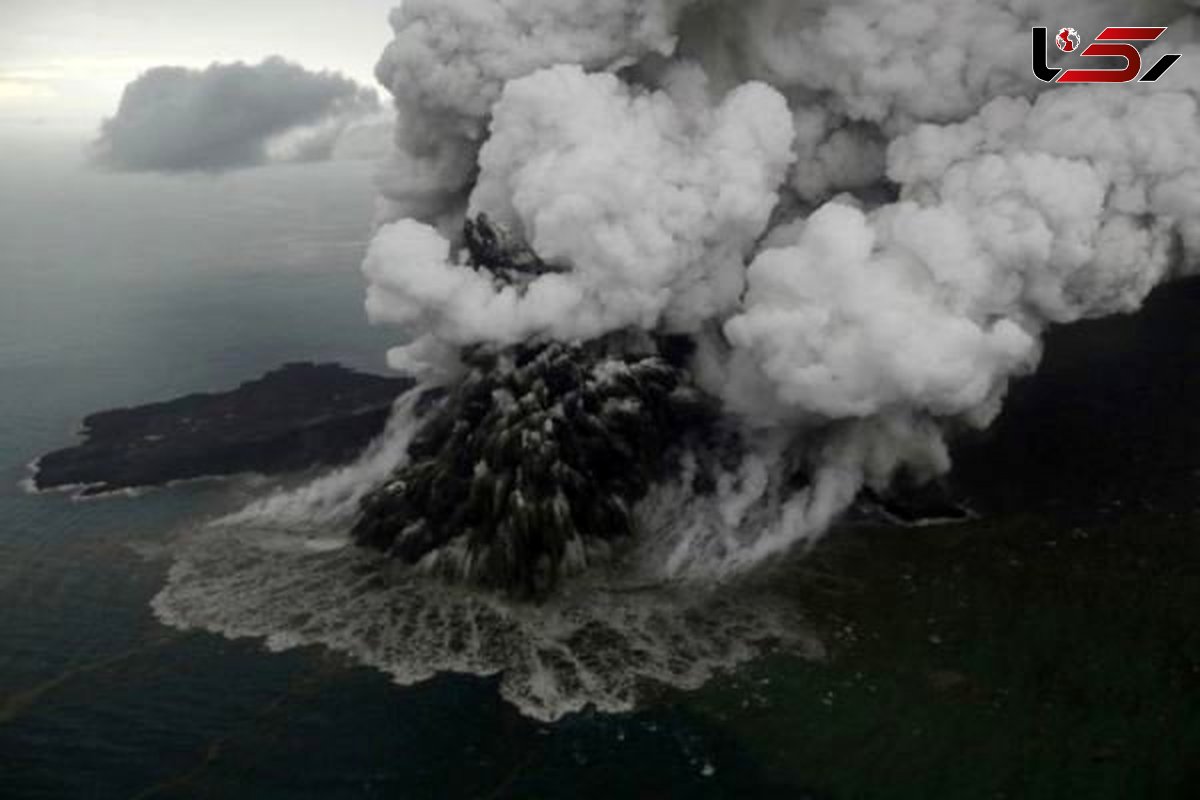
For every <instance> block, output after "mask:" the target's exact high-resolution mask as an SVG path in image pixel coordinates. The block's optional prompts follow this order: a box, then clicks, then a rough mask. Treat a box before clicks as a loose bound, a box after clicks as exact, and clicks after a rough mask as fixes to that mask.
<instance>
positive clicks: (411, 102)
mask: <svg viewBox="0 0 1200 800" xmlns="http://www.w3.org/2000/svg"><path fill="white" fill-rule="evenodd" d="M1068 23H1069V24H1071V25H1072V26H1075V27H1077V28H1079V29H1080V30H1081V31H1083V32H1085V36H1086V35H1087V34H1089V33H1090V34H1092V35H1094V34H1095V33H1098V32H1099V30H1100V29H1101V28H1102V27H1104V26H1106V25H1119V24H1139V25H1146V24H1170V25H1171V29H1170V31H1169V32H1168V38H1169V39H1170V41H1169V43H1167V44H1159V45H1157V46H1156V47H1155V48H1154V49H1153V51H1148V52H1147V53H1146V58H1147V60H1148V62H1152V61H1153V60H1154V58H1155V55H1156V53H1160V52H1168V51H1169V52H1182V53H1184V56H1183V58H1182V60H1181V61H1180V62H1179V64H1177V65H1176V67H1175V68H1174V69H1173V70H1172V72H1170V73H1168V75H1167V76H1166V78H1164V79H1163V80H1162V81H1160V82H1159V83H1156V84H1132V85H1128V86H1109V85H1104V86H1070V87H1058V88H1048V87H1047V86H1046V85H1045V84H1042V83H1041V82H1039V81H1037V80H1035V79H1034V78H1033V77H1032V76H1031V75H1030V73H1029V61H1028V59H1029V29H1030V27H1031V26H1032V25H1035V24H1045V25H1058V24H1068ZM392 25H393V28H394V30H395V33H396V36H395V41H394V42H393V43H392V44H391V45H390V46H389V47H388V49H387V51H386V52H385V54H384V56H383V59H382V60H381V62H380V64H379V68H378V75H379V78H380V80H381V82H382V83H384V85H385V86H386V87H387V88H389V90H390V91H391V92H392V94H393V95H394V96H395V98H396V103H397V108H398V112H399V113H398V133H397V140H396V144H397V151H396V155H395V158H394V162H393V164H392V167H391V170H390V172H389V173H388V175H387V176H386V177H385V179H384V180H383V181H382V190H383V193H384V195H385V198H386V199H387V201H388V202H387V204H386V206H385V208H384V211H383V218H382V221H383V224H382V226H381V228H380V230H379V232H378V235H377V237H376V239H375V242H374V243H373V245H372V247H371V250H370V254H369V255H368V257H367V259H366V264H365V271H366V273H367V275H368V277H369V278H370V280H371V289H370V293H369V299H368V310H369V312H370V315H371V317H372V319H373V320H375V321H377V322H386V323H395V324H400V325H401V326H403V328H404V329H405V331H406V332H407V333H408V338H407V344H405V345H404V346H402V347H400V348H398V349H397V350H396V351H394V352H393V354H392V363H393V365H394V366H396V367H398V368H402V369H412V368H414V366H416V365H421V366H422V367H423V368H431V367H436V368H439V369H441V370H442V371H447V370H450V371H452V370H453V369H454V358H455V356H454V354H455V353H456V352H457V348H458V347H460V346H463V345H470V344H474V343H481V342H489V343H497V344H512V343H516V342H521V341H526V340H529V339H537V338H550V339H561V340H567V341H571V340H577V339H588V338H593V337H597V336H600V335H603V334H607V333H610V332H612V331H617V330H621V329H628V328H635V329H643V330H647V331H652V332H659V333H662V332H666V333H683V334H687V335H689V336H691V337H692V338H693V339H694V340H695V341H696V342H697V344H698V352H697V354H696V355H695V357H694V359H693V362H692V365H691V369H692V371H693V373H694V375H695V377H696V380H697V382H698V383H699V385H701V386H702V387H705V388H707V389H708V390H709V391H710V392H711V393H713V394H714V395H716V396H719V397H720V398H721V399H722V400H723V402H724V405H725V409H726V411H727V412H728V415H729V416H730V418H731V419H733V420H737V421H738V422H737V424H738V425H740V426H741V427H742V429H743V430H744V432H745V434H746V437H745V438H746V441H748V442H751V443H757V444H754V445H753V447H751V448H750V450H749V451H748V452H747V453H746V454H745V455H744V458H743V461H742V465H741V466H740V467H738V468H736V469H733V470H731V471H727V472H726V473H725V474H724V475H722V476H720V477H719V479H718V481H717V484H718V490H717V492H716V493H715V494H714V495H712V496H711V497H707V498H698V497H694V496H691V495H689V494H688V490H687V489H686V484H687V481H686V480H681V482H680V483H679V485H678V486H677V487H675V488H674V489H671V488H670V487H667V488H664V490H663V493H662V494H660V495H659V496H658V497H657V498H656V502H658V503H659V505H660V507H668V506H670V505H671V501H670V498H671V497H672V492H674V494H675V496H677V497H679V498H681V499H679V502H678V503H676V505H675V508H676V511H678V512H679V513H676V514H674V515H673V516H674V518H675V520H676V522H675V523H674V524H673V525H672V526H670V528H671V531H672V535H671V536H667V537H665V538H666V540H667V544H666V545H660V546H663V547H666V548H667V550H668V552H665V553H664V554H662V558H663V560H664V563H665V564H666V569H667V571H669V572H671V573H673V574H684V573H694V572H703V571H704V570H705V569H718V570H725V569H737V568H741V567H742V566H746V565H751V564H753V563H756V562H758V561H759V560H761V559H763V558H766V557H769V556H771V555H773V554H776V553H779V552H783V551H785V550H787V549H789V548H790V547H792V546H793V545H794V544H795V543H797V542H801V541H812V540H814V539H815V538H816V537H818V536H820V535H821V533H822V532H823V531H824V530H825V529H827V528H828V526H829V525H830V524H831V522H832V521H833V520H834V519H836V517H837V515H838V514H839V513H840V512H841V511H842V510H844V509H845V508H846V506H847V505H848V504H849V503H851V502H852V501H853V499H854V497H855V496H856V495H857V493H858V492H859V491H860V490H861V489H862V488H863V487H866V486H869V487H873V488H883V487H886V486H887V484H888V483H889V482H890V481H891V480H892V479H893V478H894V476H895V475H896V474H897V473H898V472H904V473H905V474H906V475H909V476H911V477H915V478H917V479H921V478H928V477H931V476H935V475H937V474H940V473H943V472H945V471H947V470H948V469H949V468H950V459H949V455H948V449H947V444H946V441H945V436H946V433H945V432H946V431H947V430H950V429H953V428H956V427H963V426H969V427H985V426H987V425H988V424H990V422H991V421H992V420H993V419H994V418H995V416H996V415H997V414H998V413H999V410H1000V408H1001V405H1002V401H1003V398H1004V395H1005V392H1006V390H1007V387H1008V384H1009V382H1010V381H1011V380H1012V379H1013V378H1014V377H1016V376H1020V375H1022V374H1026V373H1028V372H1030V371H1032V370H1034V369H1035V368H1036V366H1037V363H1038V360H1039V358H1040V347H1041V346H1040V339H1041V335H1042V334H1043V333H1044V331H1045V329H1046V328H1047V327H1048V326H1049V325H1052V324H1058V323H1067V322H1072V321H1075V320H1078V319H1082V318H1086V317H1094V316H1099V315H1104V314H1112V313H1120V312H1128V311H1131V310H1133V309H1136V308H1137V307H1138V306H1139V305H1140V304H1141V302H1142V301H1143V299H1144V298H1145V296H1146V295H1147V294H1148V292H1149V291H1150V290H1151V289H1152V288H1153V287H1154V286H1155V285H1157V284H1158V283H1160V282H1161V281H1163V280H1164V279H1166V278H1168V277H1169V276H1170V275H1171V274H1173V273H1174V272H1180V271H1184V270H1188V269H1193V268H1194V267H1195V264H1196V263H1197V255H1198V254H1200V114H1198V111H1197V98H1198V95H1200V71H1198V70H1200V49H1198V48H1197V47H1196V46H1195V45H1194V44H1193V42H1195V41H1196V40H1197V38H1198V37H1197V35H1196V31H1197V29H1196V22H1195V17H1194V15H1193V14H1192V12H1191V10H1190V9H1189V5H1188V4H1186V3H1173V2H1166V1H1164V2H1155V3H1146V4H1143V5H1140V6H1139V7H1137V8H1130V7H1129V6H1128V4H1122V3H1117V2H1099V3H1096V2H1089V3H1083V2H1075V1H1074V0H1062V1H1061V2H1054V3H1051V4H1049V7H1047V4H1045V3H1033V2H1030V1H1029V0H970V1H969V2H962V0H922V1H921V2H915V3H914V2H910V1H908V0H905V1H904V2H901V0H856V1H855V2H849V3H831V2H827V1H823V0H812V1H810V2H800V3H795V2H784V1H783V0H751V2H738V3H734V2H725V1H724V0H673V1H672V0H658V1H657V2H652V3H629V2H623V1H622V0H608V1H607V2H601V3H583V2H570V3H555V2H538V1H537V0H452V2H436V3H435V2H432V0H428V1H426V2H422V1H421V0H410V1H409V2H407V3H405V4H404V5H403V6H402V7H401V8H400V9H398V10H397V11H396V12H394V14H393V17H392ZM464 212H469V213H471V214H478V213H486V214H488V215H489V217H491V218H493V219H496V220H499V221H500V222H502V223H503V224H505V225H506V226H507V227H508V228H510V229H511V230H512V231H513V232H514V233H515V234H517V235H518V236H520V237H522V238H524V239H525V240H526V241H528V243H529V244H530V245H531V246H532V248H533V249H534V250H535V251H536V252H537V253H538V254H539V255H540V256H541V257H542V258H543V259H545V260H546V261H547V262H550V263H552V264H554V265H556V266H558V267H561V268H562V269H560V270H557V271H554V272H552V273H548V274H544V275H540V276H538V277H536V278H534V279H533V280H531V281H530V282H529V283H528V284H526V285H523V286H520V287H515V286H511V285H503V284H501V283H498V282H496V281H494V280H493V279H492V278H491V277H490V276H488V275H486V274H484V273H482V272H480V271H477V270H475V269H473V268H472V267H470V266H467V265H466V264H465V263H464V262H463V261H462V260H461V259H460V257H459V256H458V254H457V253H456V245H455V241H454V235H453V234H452V233H451V232H452V231H453V230H454V229H455V228H456V227H457V225H458V224H459V220H460V219H461V215H462V213H464ZM798 465H799V466H802V467H803V469H804V470H806V472H807V473H808V474H809V475H810V476H811V480H810V481H809V482H808V484H807V485H806V486H804V487H802V488H801V489H799V490H796V489H794V488H788V486H787V481H786V480H785V478H786V473H787V472H788V471H789V470H792V469H794V468H796V467H797V466H798ZM684 497H686V499H682V498H684ZM705 508H708V510H710V511H712V512H713V513H711V514H708V515H707V516H705V514H704V513H703V511H702V509H705ZM646 513H647V515H648V519H650V520H652V519H653V518H654V515H655V512H654V510H653V509H651V508H649V507H647V510H646ZM679 519H683V520H685V522H679V521H678V520H679ZM714 520H715V522H714Z"/></svg>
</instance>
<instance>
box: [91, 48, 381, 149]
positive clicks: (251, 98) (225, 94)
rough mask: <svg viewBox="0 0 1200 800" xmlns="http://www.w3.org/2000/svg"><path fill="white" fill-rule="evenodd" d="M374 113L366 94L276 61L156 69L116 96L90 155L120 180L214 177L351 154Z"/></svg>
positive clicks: (374, 101) (366, 145)
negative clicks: (142, 175)
mask: <svg viewBox="0 0 1200 800" xmlns="http://www.w3.org/2000/svg"><path fill="white" fill-rule="evenodd" d="M379 112H380V107H379V99H378V97H377V95H376V93H375V91H374V90H373V89H369V88H366V87H362V86H359V85H358V84H357V83H355V82H354V81H352V80H350V79H349V78H346V77H344V76H342V75H339V74H337V73H332V72H310V71H308V70H306V69H304V68H303V67H301V66H299V65H298V64H293V63H290V62H287V61H284V60H283V59H282V58H279V57H277V56H276V57H271V58H268V59H266V60H265V61H263V62H262V63H260V64H255V65H250V64H243V63H241V62H238V63H233V64H213V65H211V66H209V67H207V68H206V69H203V70H195V69H187V68H184V67H156V68H155V69H152V70H149V71H148V72H146V73H144V74H142V75H141V76H140V77H138V78H137V79H136V80H135V81H133V82H132V83H130V84H129V85H128V86H126V87H125V92H124V94H123V95H122V97H121V104H120V106H119V108H118V109H117V113H116V115H115V116H114V117H112V118H110V119H107V120H105V121H104V123H103V125H102V126H101V129H100V135H99V137H98V138H97V139H96V141H95V142H94V143H93V146H92V156H93V159H94V160H95V162H96V163H98V164H100V165H102V166H105V167H108V168H111V169H115V170H120V171H129V172H187V171H207V172H219V171H223V170H230V169H236V168H240V167H251V166H257V165H259V164H264V163H268V162H272V161H316V160H324V159H327V158H330V157H331V156H332V155H334V154H335V151H336V152H337V153H338V154H350V155H360V154H363V153H364V152H367V151H370V150H372V149H374V148H373V147H372V146H371V145H372V144H373V141H374V140H377V139H378V138H379V136H378V134H377V133H375V132H374V131H376V130H378V129H379V127H380V126H381V124H382V123H381V121H380V120H379V118H378V117H379ZM389 127H390V126H389Z"/></svg>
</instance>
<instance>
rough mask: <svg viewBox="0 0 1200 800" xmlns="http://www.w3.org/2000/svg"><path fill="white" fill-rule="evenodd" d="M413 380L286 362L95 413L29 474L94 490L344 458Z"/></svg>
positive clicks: (362, 443)
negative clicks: (254, 375) (232, 380)
mask: <svg viewBox="0 0 1200 800" xmlns="http://www.w3.org/2000/svg"><path fill="white" fill-rule="evenodd" d="M412 386H413V382H412V381H411V380H409V379H407V378H389V377H383V376H379V375H371V374H367V373H363V372H357V371H354V370H351V369H348V368H346V367H344V366H341V365H339V364H314V363H310V362H295V363H289V364H285V365H283V366H282V367H280V368H278V369H275V370H272V371H271V372H269V373H267V374H266V375H264V376H262V377H261V378H258V379H256V380H252V381H248V382H246V383H243V384H242V385H240V386H238V387H237V388H236V389H233V390H231V391H227V392H217V393H201V394H191V395H187V396H186V397H180V398H177V399H175V400H169V401H166V402H160V403H151V404H149V405H142V406H136V407H133V408H122V409H116V410H112V411H102V412H100V413H96V414H92V415H90V416H88V417H87V418H85V419H84V421H83V428H82V431H81V435H82V437H83V441H82V442H80V443H79V444H77V445H74V446H73V447H68V448H65V449H63V450H58V451H55V452H53V453H50V454H48V455H46V456H43V457H42V458H41V459H39V460H38V461H37V462H36V463H35V464H34V475H33V478H32V483H33V486H34V488H36V489H37V490H39V491H44V490H52V489H65V488H78V489H79V493H80V494H81V495H85V496H94V495H99V494H106V493H110V492H115V491H120V490H123V489H134V488H142V487H154V486H163V485H165V484H168V483H171V482H173V481H180V480H187V479H193V478H205V477H217V476H228V475H234V474H238V473H258V474H264V475H274V474H279V473H284V472H294V471H298V470H304V469H308V468H311V467H317V466H325V465H337V464H342V463H345V462H348V461H350V460H352V459H353V458H354V457H355V456H357V455H358V454H359V453H360V452H362V450H363V448H364V447H366V446H367V444H369V443H370V441H371V440H372V439H374V438H375V437H376V436H378V435H379V433H380V432H382V431H383V428H384V425H385V424H386V423H387V420H388V416H389V414H390V412H391V408H392V404H393V403H394V402H395V400H396V398H397V397H399V396H400V395H401V394H403V393H404V392H406V391H407V390H409V389H411V388H412Z"/></svg>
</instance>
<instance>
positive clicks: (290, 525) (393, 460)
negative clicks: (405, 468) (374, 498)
mask: <svg viewBox="0 0 1200 800" xmlns="http://www.w3.org/2000/svg"><path fill="white" fill-rule="evenodd" d="M421 391H422V390H421V389H420V388H415V389H412V390H410V391H409V392H408V393H407V394H405V395H403V396H402V397H401V398H400V399H399V400H397V401H396V404H395V406H394V407H393V408H392V415H391V418H390V419H389V420H388V424H387V427H386V428H385V429H384V432H383V433H382V434H380V436H379V438H378V439H376V440H375V441H374V442H373V443H372V444H371V445H370V446H369V447H368V448H367V449H366V451H365V452H364V453H363V454H362V455H361V456H359V458H358V460H356V461H355V462H354V463H352V464H348V465H346V466H344V467H341V468H339V469H336V470H334V471H333V472H331V473H329V474H327V475H323V476H321V477H320V478H318V479H316V480H314V481H311V482H309V483H306V484H304V485H302V486H300V487H298V488H295V489H288V490H281V491H279V492H276V493H274V494H271V495H269V496H267V497H264V498H262V499H261V500H257V501H255V502H253V503H251V504H250V505H249V506H247V507H246V508H244V509H242V510H241V511H238V512H236V513H234V514H230V515H228V516H226V517H223V518H221V519H220V520H218V521H217V522H216V523H215V524H216V525H218V526H225V527H230V528H238V527H240V528H258V529H271V528H276V529H280V530H287V531H315V532H321V533H329V532H335V533H336V532H337V531H338V529H339V526H341V527H342V528H343V529H344V527H345V523H346V522H347V521H348V520H350V519H351V518H352V517H353V516H354V514H355V512H356V511H357V510H358V505H359V502H360V501H361V500H362V498H363V496H364V495H365V494H366V493H367V492H368V491H370V489H371V488H372V487H373V486H376V485H378V484H379V483H380V482H382V481H383V479H384V478H386V477H387V476H388V474H389V473H391V472H392V470H394V469H396V467H398V466H400V465H401V464H403V463H404V460H405V459H406V458H407V455H408V445H409V443H410V442H411V441H412V437H413V434H414V433H415V431H416V429H417V415H416V408H417V403H418V401H419V398H420V396H421Z"/></svg>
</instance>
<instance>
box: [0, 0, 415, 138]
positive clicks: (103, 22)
mask: <svg viewBox="0 0 1200 800" xmlns="http://www.w3.org/2000/svg"><path fill="white" fill-rule="evenodd" d="M398 3H399V0H254V2H247V1H246V0H0V125H3V126H5V127H9V128H12V127H26V126H34V125H37V126H52V127H56V128H68V129H79V130H92V129H95V127H96V125H97V124H98V123H99V122H100V121H101V120H102V119H103V118H104V117H107V116H110V115H111V114H112V113H113V112H114V111H115V109H116V107H117V103H118V102H119V100H120V97H121V91H122V89H123V88H124V86H125V85H126V84H127V83H129V82H130V81H132V80H133V79H135V78H136V77H137V76H138V75H139V74H141V73H142V72H144V71H146V70H148V69H150V68H152V67H156V66H160V65H164V64H170V65H177V66H186V67H204V66H207V65H208V64H211V63H212V62H214V61H220V62H228V61H237V60H242V61H247V62H254V63H257V62H258V61H260V60H262V59H263V58H264V57H266V56H269V55H280V56H283V57H285V58H287V59H289V60H293V61H297V62H299V63H300V64H302V65H303V66H304V67H306V68H308V69H310V70H323V69H329V70H338V71H340V72H343V73H345V74H346V75H347V76H349V77H351V78H354V79H356V80H358V81H360V82H362V83H364V84H366V85H369V86H374V85H375V81H374V78H373V69H374V66H375V62H376V60H377V59H378V57H379V54H380V52H382V50H383V47H384V45H385V44H386V43H387V42H388V41H389V39H390V29H389V27H388V24H387V15H388V12H389V10H390V9H391V8H392V7H393V6H395V5H398Z"/></svg>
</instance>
